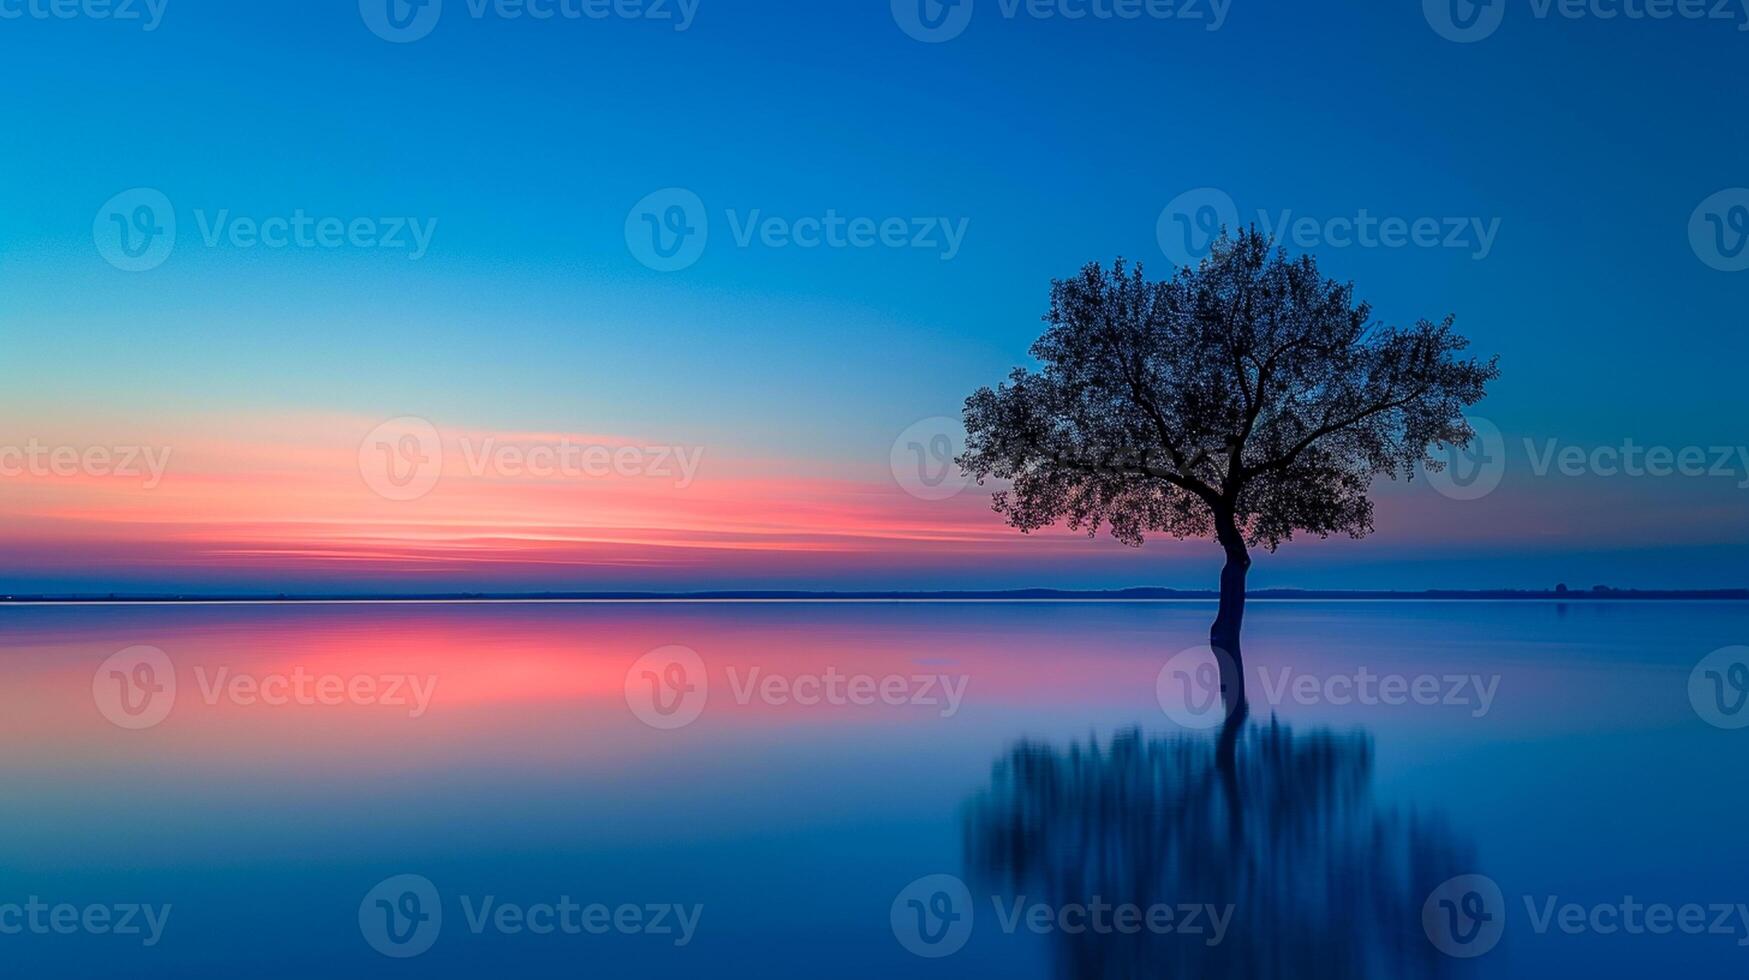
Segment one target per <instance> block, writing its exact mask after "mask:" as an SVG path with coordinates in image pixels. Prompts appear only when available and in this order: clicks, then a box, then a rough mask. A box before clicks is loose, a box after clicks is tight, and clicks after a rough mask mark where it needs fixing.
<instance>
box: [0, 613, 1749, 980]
mask: <svg viewBox="0 0 1749 980" xmlns="http://www.w3.org/2000/svg"><path fill="white" fill-rule="evenodd" d="M1211 616H1212V606H1211V604H1204V603H831V604H828V603H806V604H802V603H715V604H679V603H676V604H516V605H320V606H286V605H259V606H177V607H147V606H76V607H8V608H0V655H3V656H4V658H5V661H4V663H5V671H6V674H5V676H6V678H7V681H8V683H7V684H6V686H5V688H4V691H3V693H0V699H3V703H0V727H3V728H4V734H5V736H6V737H5V738H3V739H0V778H3V780H4V782H3V785H4V791H3V792H0V827H4V828H5V829H4V833H0V955H3V956H4V958H5V962H6V964H7V974H8V975H9V976H44V977H48V976H55V977H60V976H101V975H127V976H142V977H202V976H211V977H218V976H226V977H230V976H237V975H253V976H261V977H281V976H285V977H292V976H298V977H303V976H310V975H322V976H331V977H333V976H383V977H392V976H409V977H411V976H434V977H435V976H472V975H482V976H496V975H504V976H513V975H521V976H554V977H557V976H566V977H572V976H584V975H588V976H641V977H680V976H687V977H691V976H724V977H742V976H745V977H754V976H759V977H767V976H848V977H865V976H866V977H877V976H878V977H887V976H898V975H924V976H928V975H940V976H1013V977H1129V976H1185V977H1300V978H1306V977H1325V976H1328V977H1414V976H1448V975H1450V976H1459V975H1477V976H1488V977H1546V976H1550V975H1569V974H1577V973H1587V972H1588V973H1590V974H1591V975H1595V976H1624V977H1637V976H1652V975H1662V974H1670V973H1672V972H1673V971H1674V972H1676V973H1680V974H1682V975H1692V976H1709V977H1711V976H1719V977H1724V976H1742V975H1744V973H1745V971H1746V970H1749V908H1746V909H1745V910H1743V911H1742V913H1741V914H1740V915H1739V913H1738V912H1737V910H1736V908H1735V906H1736V905H1737V903H1745V905H1749V835H1745V834H1744V833H1743V831H1742V827H1743V812H1744V804H1745V802H1749V765H1746V762H1749V729H1743V730H1730V729H1727V728H1723V727H1719V726H1717V725H1715V724H1711V723H1709V722H1708V721H1706V720H1704V719H1703V718H1702V717H1701V714H1700V713H1699V712H1697V710H1696V708H1695V704H1694V701H1693V699H1691V691H1690V683H1689V682H1690V676H1691V673H1692V672H1693V671H1695V669H1696V666H1697V664H1699V663H1700V661H1701V659H1702V658H1703V657H1705V656H1706V655H1708V654H1709V653H1711V652H1712V651H1714V650H1718V649H1720V648H1725V647H1729V646H1732V645H1737V644H1746V643H1749V606H1745V605H1740V604H1730V603H1649V602H1648V603H1629V602H1620V603H1613V602H1611V603H1604V602H1599V603H1572V604H1565V605H1557V604H1554V603H1528V602H1527V603H1482V602H1451V603H1421V602H1263V603H1256V604H1254V605H1253V607H1252V610H1251V612H1250V615H1249V619H1248V622H1247V634H1246V639H1247V650H1246V652H1247V676H1248V678H1249V684H1250V695H1251V698H1252V701H1253V704H1254V710H1253V721H1254V723H1256V725H1255V728H1254V729H1253V731H1252V732H1251V734H1250V735H1249V736H1248V737H1247V739H1246V741H1245V743H1244V745H1243V746H1242V749H1241V755H1240V765H1239V771H1238V773H1237V774H1236V775H1234V776H1231V777H1228V776H1226V775H1223V774H1222V773H1220V772H1219V771H1218V770H1216V769H1215V768H1214V767H1213V766H1212V765H1211V753H1210V751H1209V743H1210V741H1211V738H1210V736H1209V735H1207V734H1206V733H1203V732H1200V731H1194V730H1188V729H1186V728H1184V727H1181V726H1180V725H1179V724H1177V723H1175V722H1174V721H1173V720H1171V719H1170V718H1169V717H1168V716H1167V714H1166V713H1165V712H1164V711H1163V710H1162V708H1161V702H1160V698H1159V696H1158V693H1157V687H1156V682H1157V680H1158V679H1159V676H1160V674H1161V670H1162V667H1163V666H1164V665H1165V664H1166V663H1167V661H1168V660H1169V659H1170V658H1171V657H1172V656H1173V655H1174V654H1175V653H1177V652H1179V651H1180V650H1182V649H1185V648H1187V647H1192V646H1195V645H1196V644H1197V643H1198V642H1199V641H1200V640H1202V639H1205V638H1206V635H1207V623H1208V620H1209V619H1210V618H1211ZM142 646H143V647H151V648H155V649H156V650H158V651H162V653H163V657H162V659H155V658H156V656H157V655H156V654H155V653H151V652H149V651H148V652H144V653H142V652H140V651H137V650H132V648H135V647H142ZM672 647H683V648H686V649H687V650H690V651H692V652H693V653H695V654H696V657H697V659H696V660H690V659H688V655H687V654H685V653H684V652H677V651H674V650H664V652H662V653H659V654H657V655H655V656H653V657H647V656H646V655H647V654H650V652H651V651H657V650H663V648H672ZM123 651H129V652H125V653H123ZM118 653H120V654H121V656H120V657H117V656H116V655H117V654H118ZM640 658H642V659H640ZM1284 671H1291V673H1286V674H1284ZM1362 671H1365V673H1364V674H1363V673H1362ZM1301 675H1305V676H1307V677H1309V680H1307V681H1298V680H1296V678H1297V677H1299V676H1301ZM1717 676H1718V678H1719V680H1718V681H1717V682H1716V683H1717V684H1719V685H1721V686H1719V687H1718V691H1717V693H1718V694H1719V695H1721V696H1722V697H1723V698H1724V700H1722V701H1721V702H1720V704H1721V705H1722V706H1724V707H1730V706H1731V705H1730V703H1728V702H1734V698H1733V694H1734V692H1735V690H1736V689H1735V688H1732V687H1731V686H1730V685H1731V684H1732V683H1733V676H1734V675H1732V674H1731V673H1730V671H1728V670H1724V671H1719V672H1717ZM1366 677H1372V678H1373V679H1374V682H1379V681H1380V679H1381V678H1389V677H1394V678H1397V680H1398V681H1399V682H1400V683H1402V684H1404V685H1414V684H1416V683H1420V684H1422V687H1421V690H1422V691H1423V692H1429V691H1432V690H1436V689H1437V690H1438V691H1439V694H1438V696H1437V697H1436V698H1435V700H1436V702H1437V703H1431V704H1422V703H1414V700H1413V697H1409V698H1408V699H1407V700H1408V701H1409V703H1400V704H1385V703H1360V702H1361V700H1362V699H1361V697H1360V695H1359V691H1361V690H1365V687H1364V685H1365V684H1367V683H1372V682H1368V681H1366V680H1365V678H1366ZM1428 677H1431V678H1434V679H1435V680H1434V681H1432V682H1429V681H1427V680H1425V678H1428ZM170 678H173V679H174V690H173V691H172V690H171V689H170V685H169V684H168V683H167V681H168V680H169V679H170ZM1738 679H1739V680H1740V678H1738ZM700 681H702V683H699V682H700ZM1356 682H1358V683H1359V684H1360V685H1362V686H1361V687H1358V688H1357V687H1354V686H1353V685H1354V684H1355V683H1356ZM1430 683H1431V684H1432V686H1428V685H1429V684H1430ZM1296 685H1298V686H1296ZM1409 689H1410V690H1413V687H1410V688H1409ZM1350 690H1354V691H1356V695H1355V696H1354V697H1345V696H1344V695H1345V693H1346V692H1348V691H1350ZM1378 690H1379V691H1380V692H1382V691H1383V689H1382V688H1380V689H1378ZM1703 690H1704V688H1703ZM1484 696H1485V700H1484ZM1333 699H1334V700H1336V701H1346V702H1348V703H1330V702H1331V701H1332V700H1333ZM1365 700H1369V701H1376V700H1377V699H1376V698H1367V699H1365ZM1703 700H1704V699H1703ZM1739 710H1749V709H1742V708H1741V707H1740V706H1739ZM403 875H414V876H418V877H419V878H420V879H423V881H424V882H429V883H430V886H429V887H430V890H429V891H425V890H423V889H424V887H425V886H424V884H423V883H422V882H418V881H416V880H415V879H411V878H400V877H397V876H403ZM1460 875H1481V876H1484V877H1485V878H1486V880H1487V881H1488V882H1490V883H1492V885H1494V886H1497V888H1498V889H1499V894H1498V897H1497V898H1496V897H1495V896H1493V895H1492V894H1489V893H1487V891H1486V889H1480V888H1477V887H1474V885H1475V881H1476V880H1475V879H1465V883H1464V884H1460V885H1459V886H1456V887H1455V888H1454V887H1452V886H1447V888H1446V890H1444V891H1440V892H1439V894H1435V891H1436V890H1437V889H1439V888H1440V886H1441V885H1442V884H1443V883H1445V882H1447V881H1448V880H1450V879H1452V878H1453V877H1456V876H1460ZM939 876H947V877H939ZM389 879H394V880H392V881H390V880H389ZM919 879H926V880H924V881H923V882H921V883H918V880H919ZM385 882H387V884H385ZM410 883H411V884H410ZM33 897H34V899H35V900H36V901H37V902H39V903H40V904H41V905H42V906H44V907H45V908H39V909H36V910H35V911H34V912H33V911H32V909H31V907H30V906H31V904H32V899H33ZM1430 898H1431V899H1432V901H1430ZM1442 900H1444V901H1445V902H1446V903H1447V904H1445V905H1442V904H1441V901H1442ZM1527 900H1528V905H1527ZM1630 901H1631V903H1637V904H1638V905H1640V906H1656V905H1659V904H1665V905H1669V906H1673V907H1678V908H1679V907H1680V906H1682V905H1684V904H1697V905H1703V906H1713V905H1721V906H1728V907H1729V908H1730V910H1731V914H1730V917H1729V919H1728V920H1727V922H1726V923H1725V925H1723V926H1720V927H1719V929H1718V930H1717V931H1715V930H1714V929H1713V928H1711V927H1713V926H1714V920H1715V919H1717V918H1718V915H1717V914H1715V912H1714V911H1712V910H1709V911H1708V913H1707V916H1706V918H1707V926H1708V928H1707V929H1706V930H1704V931H1700V932H1698V934H1685V933H1684V932H1682V931H1681V930H1680V929H1677V928H1670V929H1667V930H1666V932H1667V934H1663V935H1658V934H1652V933H1649V932H1647V931H1645V930H1643V929H1636V930H1633V932H1632V934H1630V933H1629V932H1628V931H1626V930H1624V929H1621V928H1617V929H1615V930H1613V931H1611V930H1610V929H1609V928H1608V927H1609V926H1610V925H1611V923H1615V922H1619V921H1620V918H1619V911H1620V908H1621V906H1622V905H1623V904H1624V902H1630ZM1477 902H1480V903H1481V904H1475V903H1477ZM488 903H489V904H488ZM1569 903H1576V904H1577V905H1578V906H1580V908H1581V909H1582V910H1583V911H1582V913H1581V914H1582V917H1583V919H1584V921H1583V923H1582V924H1581V928H1579V929H1577V930H1573V931H1567V930H1563V929H1562V928H1561V925H1560V920H1559V916H1560V912H1559V908H1560V907H1561V906H1565V905H1567V904H1569ZM134 904H139V905H141V906H150V907H153V908H154V909H157V910H158V914H159V915H160V916H162V918H161V921H160V923H159V928H158V929H157V933H158V934H157V936H156V941H155V942H150V938H149V936H148V935H146V933H147V931H148V930H147V929H146V928H145V923H146V921H147V920H146V918H145V913H144V912H138V913H132V914H133V915H134V916H135V917H136V918H135V922H136V924H138V925H140V926H141V934H139V935H116V934H113V929H111V928H108V927H105V926H104V924H103V923H104V921H105V917H108V918H109V920H110V921H112V922H113V921H115V920H119V918H120V917H121V916H122V915H124V914H128V913H126V912H125V909H124V906H131V905H134ZM165 905H168V906H169V911H168V913H167V915H166V914H165V913H163V912H162V906H165ZM595 905H599V906H601V908H599V909H595V910H593V911H591V910H590V906H595ZM56 906H70V907H71V909H70V910H63V911H60V912H56V911H55V907H56ZM1124 906H1128V907H1130V908H1132V909H1134V910H1135V914H1136V915H1137V916H1141V917H1142V918H1139V919H1130V920H1123V919H1118V918H1116V916H1118V912H1117V909H1119V908H1121V907H1124ZM1598 906H1609V907H1612V908H1613V909H1614V910H1616V913H1617V914H1616V915H1614V916H1612V914H1611V912H1610V911H1608V910H1606V911H1605V912H1603V913H1602V914H1601V915H1599V914H1598V913H1597V912H1596V908H1597V907H1598ZM1104 907H1109V911H1101V909H1102V908H1104ZM1193 907H1194V909H1195V910H1196V911H1195V912H1190V911H1187V910H1188V909H1190V908H1193ZM94 908H95V909H96V910H95V911H94ZM1549 908H1553V909H1555V910H1556V911H1555V912H1554V914H1555V916H1556V918H1555V919H1554V920H1551V921H1552V924H1548V925H1546V926H1545V927H1541V928H1539V924H1538V919H1539V917H1541V916H1543V915H1544V911H1543V910H1544V909H1549ZM1161 909H1164V910H1166V911H1164V912H1162V911H1160V910H1161ZM1150 910H1153V911H1152V912H1151V913H1150ZM1424 910H1431V911H1430V912H1429V915H1430V916H1431V919H1429V920H1426V921H1424V915H1423V913H1424ZM1468 913H1477V914H1476V915H1474V916H1473V917H1471V916H1470V915H1469V914H1468ZM1149 914H1152V915H1154V916H1155V918H1154V919H1147V918H1146V916H1147V915H1149ZM1167 914H1170V915H1171V921H1172V923H1174V924H1175V925H1177V926H1184V927H1188V928H1190V929H1191V930H1192V931H1189V932H1186V931H1183V930H1182V929H1177V928H1175V929H1173V930H1172V931H1167V930H1166V929H1165V928H1164V926H1163V923H1164V922H1165V920H1164V919H1162V918H1160V916H1164V915H1167ZM33 915H34V916H35V918H34V919H33V918H32V917H33ZM57 915H59V916H61V918H59V919H57V918H56V916H57ZM1630 915H1634V916H1638V917H1639V918H1641V919H1643V916H1644V913H1632V912H1631V911H1630ZM1089 916H1096V917H1100V918H1097V919H1096V920H1095V919H1089ZM69 917H74V918H69ZM591 917H593V918H591ZM658 917H659V919H658ZM1441 920H1443V921H1444V922H1445V925H1444V926H1443V927H1442V926H1441V924H1440V923H1441ZM564 921H570V922H574V923H576V926H577V927H576V928H575V929H573V930H571V931H567V930H566V929H565V928H563V927H562V926H561V925H559V923H560V922H564ZM1092 921H1101V922H1104V923H1107V924H1108V925H1111V926H1112V927H1111V928H1090V927H1089V926H1088V923H1090V922H1092ZM1149 922H1151V923H1152V924H1153V925H1152V926H1149V925H1147V923H1149ZM1430 922H1431V923H1432V926H1433V929H1432V931H1433V933H1435V934H1438V935H1440V936H1441V937H1448V936H1450V935H1452V932H1451V930H1453V929H1456V930H1457V932H1458V933H1461V934H1463V935H1464V937H1466V938H1468V939H1469V942H1470V945H1468V946H1465V945H1462V944H1460V945H1458V946H1455V947H1452V943H1451V941H1443V942H1442V943H1441V944H1443V945H1445V946H1448V947H1452V948H1454V949H1456V950H1458V951H1470V950H1473V949H1474V948H1476V946H1475V944H1477V943H1484V944H1485V943H1487V942H1489V941H1490V940H1489V938H1488V937H1489V936H1490V935H1491V933H1490V932H1488V931H1487V930H1495V931H1496V932H1497V934H1498V941H1497V944H1495V945H1494V946H1493V947H1492V949H1491V950H1490V951H1489V952H1487V953H1486V954H1485V955H1484V956H1481V957H1478V958H1476V959H1473V960H1465V959H1460V958H1455V957H1452V956H1448V955H1446V954H1445V953H1444V952H1441V950H1440V948H1439V945H1441V944H1436V943H1435V942H1434V941H1433V940H1430V938H1429V928H1428V927H1429V923H1430ZM1217 923H1218V925H1217ZM543 924H552V925H553V928H550V929H540V926H542V925H543ZM1118 924H1127V925H1129V926H1131V928H1130V930H1129V931H1121V930H1119V929H1118V928H1116V926H1117V925H1118ZM586 925H587V927H585V926H586ZM1727 929H1728V930H1729V931H1726V930H1727ZM1195 930H1201V931H1200V932H1198V931H1195ZM932 940H933V942H932ZM149 942H150V944H149V945H148V943H149ZM949 948H951V949H953V951H952V952H951V953H950V954H949V955H942V956H935V957H929V958H925V957H920V956H918V955H915V954H914V953H913V952H912V950H913V949H918V950H921V951H922V952H926V953H941V952H945V951H946V950H948V949H949ZM418 949H423V950H424V951H423V952H420V953H418V955H414V956H395V955H386V954H385V952H382V951H379V950H387V951H388V953H397V954H404V953H408V952H415V951H417V950H418Z"/></svg>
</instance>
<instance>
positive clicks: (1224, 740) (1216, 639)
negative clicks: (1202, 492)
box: [1209, 512, 1251, 771]
mask: <svg viewBox="0 0 1749 980" xmlns="http://www.w3.org/2000/svg"><path fill="white" fill-rule="evenodd" d="M1215 539H1216V540H1217V541H1219V542H1220V545H1221V548H1222V549H1223V550H1224V551H1225V552H1226V553H1227V563H1226V565H1224V566H1223V567H1222V568H1221V605H1220V610H1219V612H1217V613H1216V614H1215V622H1214V625H1213V626H1211V627H1209V646H1211V647H1213V648H1214V650H1215V652H1216V654H1217V659H1218V660H1219V661H1220V665H1221V703H1222V705H1223V707H1224V708H1225V709H1226V721H1225V723H1224V724H1223V725H1222V726H1221V740H1220V744H1219V747H1218V748H1217V749H1216V752H1215V761H1216V762H1217V763H1218V764H1219V765H1220V766H1221V767H1222V768H1224V769H1226V770H1229V771H1231V770H1232V768H1233V766H1234V763H1235V761H1236V758H1237V752H1238V744H1239V732H1240V731H1241V730H1242V729H1243V728H1244V727H1245V719H1246V717H1247V716H1248V715H1249V714H1250V713H1251V705H1250V702H1248V701H1247V700H1246V699H1245V659H1244V655H1243V653H1242V652H1241V650H1240V648H1239V631H1240V627H1241V626H1243V625H1244V622H1245V575H1246V573H1247V572H1249V571H1250V570H1251V555H1250V552H1248V551H1247V550H1246V548H1245V536H1244V535H1243V534H1241V533H1240V531H1239V527H1238V524H1237V522H1236V521H1235V520H1234V518H1233V515H1232V514H1231V513H1219V512H1217V513H1216V514H1215Z"/></svg>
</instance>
